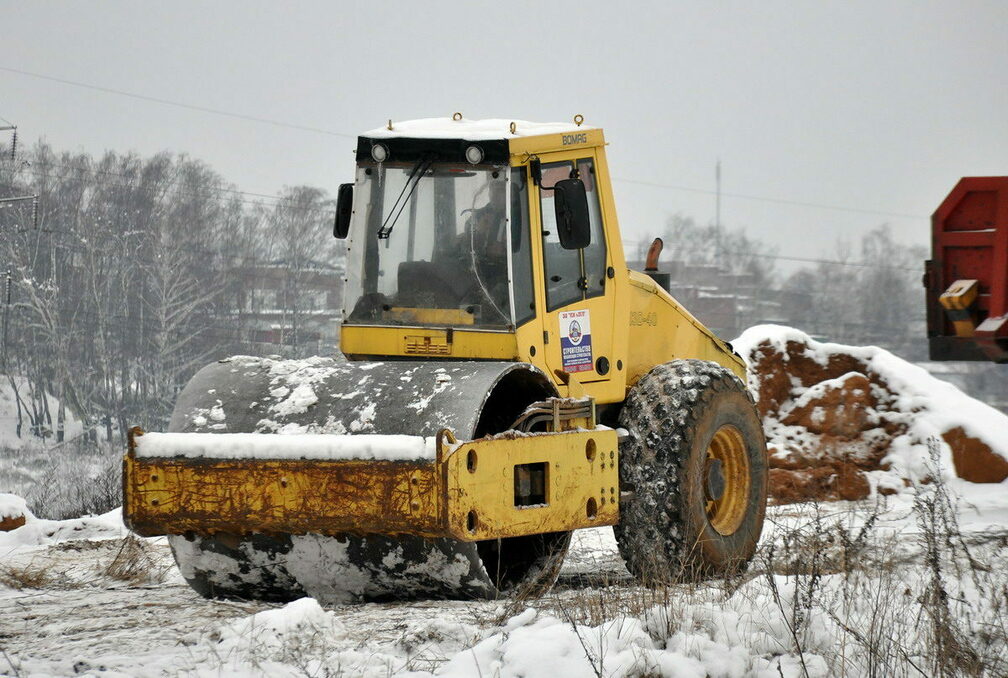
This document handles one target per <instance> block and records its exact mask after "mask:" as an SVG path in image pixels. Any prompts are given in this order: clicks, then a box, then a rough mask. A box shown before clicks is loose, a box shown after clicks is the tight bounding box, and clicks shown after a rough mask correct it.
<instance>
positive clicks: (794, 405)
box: [732, 325, 1008, 502]
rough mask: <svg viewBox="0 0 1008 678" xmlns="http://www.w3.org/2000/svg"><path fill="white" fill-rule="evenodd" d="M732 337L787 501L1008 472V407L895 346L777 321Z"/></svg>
mask: <svg viewBox="0 0 1008 678" xmlns="http://www.w3.org/2000/svg"><path fill="white" fill-rule="evenodd" d="M732 345H733V346H734V348H735V350H736V351H738V352H739V354H740V355H741V356H742V357H743V358H744V359H745V361H746V363H747V365H748V367H749V388H750V390H751V391H752V394H753V396H754V397H755V398H756V405H757V408H758V409H759V413H760V415H761V416H762V417H763V428H764V431H765V432H766V436H767V445H768V448H769V451H770V465H771V472H770V484H771V487H770V492H771V495H772V496H773V497H774V498H775V499H776V500H777V501H778V502H789V501H802V500H807V499H859V498H863V497H866V496H868V495H869V494H870V493H871V492H872V491H878V492H880V493H882V494H892V493H896V492H899V491H902V489H903V488H905V487H907V486H909V485H910V484H912V483H915V482H927V481H928V479H929V478H931V477H933V476H934V475H935V474H937V473H942V474H950V473H953V472H954V473H955V474H956V475H958V476H959V477H961V478H964V479H966V480H970V481H973V482H1001V481H1003V480H1004V479H1005V478H1008V416H1005V415H1004V414H1002V413H1001V412H998V411H997V410H995V409H994V408H992V407H989V406H988V405H986V404H984V403H982V402H980V401H978V400H976V399H974V398H971V397H969V396H968V395H966V394H965V393H963V392H962V391H960V390H959V389H958V388H956V387H955V386H953V385H952V384H949V383H947V382H944V381H941V380H939V379H935V378H934V377H932V376H931V375H930V374H928V373H927V372H926V371H925V370H923V369H921V368H920V367H917V366H916V365H913V364H911V363H908V362H906V361H905V360H902V359H900V358H898V357H896V356H895V355H893V354H892V353H890V352H888V351H885V350H883V349H881V348H878V347H875V346H864V347H856V346H845V345H842V344H833V343H821V342H818V341H815V340H813V339H812V338H811V337H809V336H808V335H807V334H805V333H803V332H801V331H799V330H795V329H792V328H789V327H781V326H777V325H758V326H756V327H751V328H749V329H748V330H746V331H745V332H744V333H743V334H742V335H741V336H740V337H738V338H737V339H735V340H734V341H733V342H732ZM929 440H934V441H937V443H938V445H937V452H938V454H937V459H932V456H934V455H933V454H932V453H930V452H929V450H928V441H929Z"/></svg>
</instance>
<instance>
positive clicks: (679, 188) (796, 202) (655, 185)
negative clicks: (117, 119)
mask: <svg viewBox="0 0 1008 678" xmlns="http://www.w3.org/2000/svg"><path fill="white" fill-rule="evenodd" d="M0 71H7V72H9V73H16V74H18V75H24V76H28V77H32V78H39V79H41V80H49V81H52V82H58V83H62V84H65V85H71V86H74V87H81V88H84V89H90V90H95V91H98V92H104V93H106V94H116V95H119V96H125V97H131V98H134V99H141V100H144V101H150V102H153V103H159V104H163V105H166V106H176V107H179V108H186V109H189V110H194V111H199V112H202V113H211V114H214V115H221V116H226V117H231V118H238V119H241V120H249V121H252V122H259V123H263V124H268V125H274V126H277V127H288V128H291V129H298V130H302V131H305V132H315V133H318V134H327V135H329V136H338V137H343V138H346V139H356V138H357V136H358V135H356V134H347V133H345V132H337V131H335V130H328V129H322V128H319V127H310V126H307V125H299V124H295V123H288V122H284V121H282V120H275V119H272V118H262V117H258V116H254V115H247V114H244V113H236V112H233V111H225V110H222V109H218V108H210V107H207V106H197V105H194V104H187V103H182V102H178V101H171V100H169V99H162V98H159V97H151V96H147V95H144V94H136V93H134V92H127V91H125V90H120V89H114V88H111V87H103V86H100V85H92V84H89V83H84V82H78V81H76V80H68V79H66V78H57V77H54V76H51V75H43V74H41V73H33V72H31V71H24V70H20V69H17V68H9V67H6V66H0ZM613 181H617V182H622V183H627V184H638V185H641V186H650V187H652V188H667V189H672V190H676V191H686V192H690V193H702V194H706V195H715V194H716V193H717V192H716V191H711V190H709V189H702V188H694V187H691V186H679V185H675V184H666V183H660V182H655V181H644V180H640V179H627V178H621V177H613ZM721 195H722V196H725V197H730V198H739V199H742V200H755V201H759V202H767V203H773V204H779V205H792V206H797V207H811V208H815V209H825V210H833V211H838V212H852V213H855V214H871V215H876V216H885V217H892V218H897V219H927V218H929V217H927V216H923V215H919V214H907V213H904V212H888V211H883V210H869V209H863V208H859V207H849V206H844V205H830V204H826V203H817V202H808V201H802V200H789V199H785V198H775V197H769V196H760V195H751V194H746V193H727V192H721Z"/></svg>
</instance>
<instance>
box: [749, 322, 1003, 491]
mask: <svg viewBox="0 0 1008 678" xmlns="http://www.w3.org/2000/svg"><path fill="white" fill-rule="evenodd" d="M789 341H792V342H798V343H802V344H805V345H806V346H807V347H808V348H807V349H806V350H805V355H806V356H807V357H808V358H810V359H812V360H815V361H816V362H817V363H819V364H820V365H824V366H825V365H827V364H828V363H829V359H830V356H831V355H834V354H847V355H850V356H853V357H855V358H857V359H858V360H860V361H861V362H863V363H864V364H865V366H866V367H867V369H868V371H870V372H874V373H875V374H877V375H878V376H879V377H881V379H882V380H883V381H884V382H885V383H886V384H887V385H888V387H889V390H890V391H892V392H893V393H895V394H896V395H897V399H896V401H895V403H893V404H892V405H891V407H892V409H894V410H895V411H897V412H902V413H904V415H905V423H907V424H908V428H909V430H908V434H907V435H905V436H901V437H900V438H898V439H897V440H895V441H894V444H893V447H894V448H895V449H894V451H893V452H891V453H890V455H889V456H888V457H887V458H886V459H885V460H884V461H885V462H887V463H890V464H892V465H893V467H894V468H895V470H896V471H897V472H905V473H906V474H910V475H913V476H916V477H923V475H924V469H923V464H924V463H925V462H926V454H925V453H926V442H927V440H928V439H929V438H938V439H939V440H940V439H941V434H943V433H945V432H947V431H950V430H952V429H954V428H956V427H962V429H963V430H964V431H965V432H966V434H967V435H969V436H971V437H974V438H978V439H980V440H982V441H983V442H985V443H986V444H987V445H988V446H989V447H990V448H991V450H992V451H993V452H994V453H995V454H998V455H1000V456H1002V457H1004V458H1005V459H1008V415H1005V414H1003V413H1001V412H999V411H998V410H996V409H994V408H993V407H990V406H989V405H987V404H985V403H983V402H981V401H979V400H976V399H975V398H971V397H970V396H968V395H966V394H965V393H963V392H962V391H960V390H959V389H958V388H956V387H955V386H954V385H952V384H950V383H948V382H945V381H942V380H940V379H936V378H935V377H933V376H931V375H930V374H929V373H928V372H927V371H926V370H925V369H923V368H921V367H918V366H917V365H914V364H912V363H909V362H907V361H905V360H903V359H901V358H899V357H897V356H895V355H894V354H892V353H890V352H889V351H886V350H885V349H882V348H878V347H877V346H847V345H844V344H835V343H828V342H819V341H816V340H814V339H812V338H811V337H809V336H808V335H807V334H805V333H804V332H802V331H800V330H796V329H794V328H790V327H784V326H780V325H757V326H755V327H750V328H749V329H747V330H746V331H745V332H743V333H742V334H741V335H740V336H739V337H738V338H737V339H734V340H732V342H731V344H732V346H733V347H734V349H735V350H736V351H737V352H738V353H739V355H741V356H742V357H743V359H745V360H747V361H749V360H750V357H751V354H752V352H753V351H754V350H755V349H756V348H757V347H758V346H759V345H760V344H763V343H769V344H770V346H771V347H772V348H774V349H776V350H777V351H779V352H781V354H782V355H785V356H786V355H787V343H788V342H789ZM846 376H847V375H845V376H844V377H840V378H839V379H836V380H832V381H831V382H824V383H823V384H820V385H817V386H816V387H813V388H817V389H819V390H823V389H822V388H819V387H825V386H828V385H834V386H836V385H839V383H840V382H842V381H843V379H844V378H845V377H846ZM834 382H835V383H834ZM749 387H750V390H751V391H752V393H753V396H754V397H757V398H758V397H759V376H758V375H756V374H754V372H753V371H752V370H749ZM810 390H811V389H810ZM804 395H805V396H808V397H807V398H806V400H807V399H811V398H812V397H813V396H814V395H815V394H809V393H805V394H804ZM796 404H798V403H796ZM942 446H943V448H944V449H945V452H946V456H947V449H948V446H947V445H945V444H944V443H942ZM943 466H945V467H950V466H951V463H950V462H949V461H948V459H947V458H946V459H944V460H943ZM907 477H909V476H907Z"/></svg>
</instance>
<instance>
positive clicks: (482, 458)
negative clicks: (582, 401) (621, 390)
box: [445, 429, 619, 541]
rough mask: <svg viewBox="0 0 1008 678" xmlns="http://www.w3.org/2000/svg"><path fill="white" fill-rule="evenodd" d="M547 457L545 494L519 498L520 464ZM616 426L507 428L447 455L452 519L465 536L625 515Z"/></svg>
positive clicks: (512, 533)
mask: <svg viewBox="0 0 1008 678" xmlns="http://www.w3.org/2000/svg"><path fill="white" fill-rule="evenodd" d="M537 463H542V464H546V477H547V482H546V497H545V499H546V501H545V503H544V504H541V505H536V506H522V507H520V506H515V467H516V466H518V465H525V464H537ZM618 467H619V451H618V444H617V440H616V432H615V431H612V430H608V429H597V430H595V431H582V432H568V433H543V434H536V435H524V436H522V435H518V436H509V435H503V436H500V437H496V438H492V439H487V440H478V441H475V442H472V443H465V444H463V445H462V446H460V447H458V448H457V449H456V450H455V451H454V452H453V453H452V454H451V455H450V456H448V457H447V459H446V461H445V470H446V471H447V474H448V475H447V479H448V482H447V486H448V526H449V529H450V530H451V535H452V536H453V537H454V538H456V539H460V540H464V541H477V540H483V539H493V538H496V537H518V536H521V535H526V534H540V533H543V532H560V531H564V530H574V529H578V528H582V527H596V526H600V525H615V524H616V523H617V522H619V473H618V471H617V469H618Z"/></svg>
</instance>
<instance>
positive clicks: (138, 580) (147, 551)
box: [102, 534, 175, 586]
mask: <svg viewBox="0 0 1008 678" xmlns="http://www.w3.org/2000/svg"><path fill="white" fill-rule="evenodd" d="M174 565H175V564H174V563H173V562H171V561H170V560H167V561H166V560H165V559H163V558H159V557H158V556H157V554H156V553H155V552H154V550H153V549H152V548H151V546H150V545H149V544H148V543H147V542H146V541H144V540H143V539H139V538H137V537H135V536H133V535H132V534H129V535H127V536H126V537H125V538H124V539H123V540H122V543H121V545H120V546H119V550H118V551H117V552H116V555H115V557H113V558H112V560H111V561H110V562H109V563H108V565H106V566H105V568H104V569H103V570H102V574H103V575H105V576H106V577H110V578H112V579H117V580H120V581H124V582H127V583H129V584H133V585H135V586H139V585H143V584H159V583H161V582H163V581H164V580H165V577H167V575H168V573H169V572H170V571H171V570H172V568H173V567H174Z"/></svg>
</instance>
